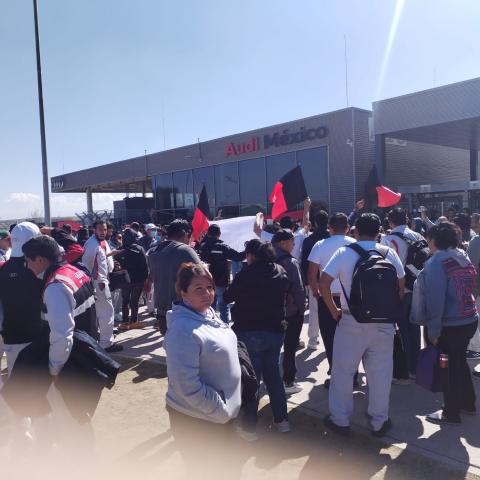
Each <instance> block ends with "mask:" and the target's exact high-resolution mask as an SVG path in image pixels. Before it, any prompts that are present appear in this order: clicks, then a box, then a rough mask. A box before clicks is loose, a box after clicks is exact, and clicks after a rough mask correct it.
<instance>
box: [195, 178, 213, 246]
mask: <svg viewBox="0 0 480 480" xmlns="http://www.w3.org/2000/svg"><path fill="white" fill-rule="evenodd" d="M209 211H210V207H209V206H208V197H207V189H206V188H205V185H204V186H203V188H202V191H201V192H200V198H199V199H198V204H197V208H196V210H195V214H194V215H193V220H192V229H193V232H192V237H193V239H194V240H195V241H197V242H198V241H199V239H200V235H201V234H202V233H203V232H206V231H207V230H208V213H209Z"/></svg>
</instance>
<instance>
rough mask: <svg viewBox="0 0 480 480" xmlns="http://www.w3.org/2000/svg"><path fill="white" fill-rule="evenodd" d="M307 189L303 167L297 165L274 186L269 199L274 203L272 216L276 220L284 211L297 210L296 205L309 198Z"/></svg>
mask: <svg viewBox="0 0 480 480" xmlns="http://www.w3.org/2000/svg"><path fill="white" fill-rule="evenodd" d="M307 196H308V195H307V189H306V188H305V182H304V180H303V175H302V169H301V168H300V166H298V167H295V168H294V169H292V170H290V171H289V172H288V173H286V174H285V175H284V176H283V177H282V178H281V179H280V180H279V181H278V182H277V183H276V184H275V185H274V187H273V190H272V193H271V194H270V197H269V199H268V200H269V201H270V203H273V208H272V218H273V219H274V220H275V219H276V218H278V217H279V216H280V215H282V213H285V212H291V211H293V210H295V208H296V206H297V205H298V204H299V203H300V202H303V201H304V200H305V199H306V198H307Z"/></svg>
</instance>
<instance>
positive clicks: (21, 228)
mask: <svg viewBox="0 0 480 480" xmlns="http://www.w3.org/2000/svg"><path fill="white" fill-rule="evenodd" d="M10 235H11V237H12V253H11V255H10V256H11V257H23V252H22V247H23V245H24V244H25V243H27V242H28V241H29V240H30V239H32V238H35V237H38V236H39V235H40V229H39V228H38V227H37V226H36V225H35V224H34V223H32V222H22V223H19V224H18V225H15V227H14V228H13V230H12V233H11V234H10Z"/></svg>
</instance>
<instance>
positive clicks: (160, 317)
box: [156, 311, 167, 335]
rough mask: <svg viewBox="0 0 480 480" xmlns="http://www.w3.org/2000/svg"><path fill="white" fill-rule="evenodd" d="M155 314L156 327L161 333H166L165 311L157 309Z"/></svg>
mask: <svg viewBox="0 0 480 480" xmlns="http://www.w3.org/2000/svg"><path fill="white" fill-rule="evenodd" d="M156 316H157V326H158V329H159V330H160V333H161V334H162V335H165V334H166V333H167V317H166V316H165V313H162V312H158V311H157V315H156Z"/></svg>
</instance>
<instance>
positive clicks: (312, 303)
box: [307, 286, 320, 344]
mask: <svg viewBox="0 0 480 480" xmlns="http://www.w3.org/2000/svg"><path fill="white" fill-rule="evenodd" d="M307 290H308V308H309V310H310V313H309V314H308V343H312V344H316V343H317V341H318V336H319V334H320V327H319V326H318V303H317V299H316V298H315V297H314V296H313V292H312V289H311V288H310V287H308V286H307Z"/></svg>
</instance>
